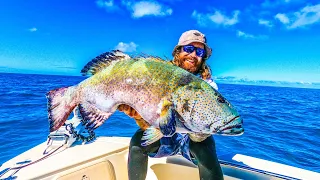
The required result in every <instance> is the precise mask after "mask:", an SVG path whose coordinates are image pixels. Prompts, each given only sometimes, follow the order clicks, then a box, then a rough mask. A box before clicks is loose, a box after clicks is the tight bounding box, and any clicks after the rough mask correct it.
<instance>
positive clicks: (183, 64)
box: [178, 57, 199, 74]
mask: <svg viewBox="0 0 320 180" xmlns="http://www.w3.org/2000/svg"><path fill="white" fill-rule="evenodd" d="M188 59H190V58H189V57H188V58H187V57H182V58H179V59H178V60H179V64H180V67H181V68H183V69H185V70H187V71H189V72H191V73H193V74H196V73H198V71H199V65H198V60H196V59H191V60H192V61H193V62H194V64H191V63H188V62H187V60H188Z"/></svg>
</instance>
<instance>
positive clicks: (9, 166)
mask: <svg viewBox="0 0 320 180" xmlns="http://www.w3.org/2000/svg"><path fill="white" fill-rule="evenodd" d="M129 142H130V138H129V137H97V138H96V139H95V140H94V141H93V142H91V143H86V144H81V143H79V142H76V143H74V144H72V145H71V146H70V147H68V148H66V149H62V150H57V149H56V150H57V151H55V152H53V153H51V154H49V156H47V157H46V156H45V155H44V154H43V152H44V150H45V149H46V148H47V142H43V143H41V144H39V145H38V146H36V147H34V148H32V149H30V150H28V151H26V152H24V153H22V154H20V155H18V156H16V157H14V158H12V159H11V160H9V161H7V162H5V163H4V164H3V165H2V166H1V167H0V179H18V180H20V179H23V180H24V179H42V180H49V179H50V180H53V179H54V180H71V179H79V180H89V179H90V180H101V179H106V180H116V179H117V180H127V179H128V177H127V158H128V145H129ZM229 157H230V156H229ZM219 161H220V164H221V168H222V170H223V173H224V179H226V180H229V179H230V180H236V179H310V180H316V179H320V173H317V172H312V171H308V170H304V169H300V168H296V167H292V166H288V165H284V164H279V163H275V162H271V161H267V160H263V159H259V158H255V157H250V156H246V155H242V154H235V155H233V156H232V158H231V160H226V159H225V160H224V159H220V160H219ZM137 166H139V164H137ZM15 167H18V168H15ZM19 167H20V168H19ZM146 179H147V180H180V179H181V180H194V179H199V173H198V169H197V167H196V166H195V165H194V164H193V163H191V162H190V161H188V160H186V159H185V158H183V157H182V156H180V155H176V156H172V157H166V158H149V163H148V173H147V178H146Z"/></svg>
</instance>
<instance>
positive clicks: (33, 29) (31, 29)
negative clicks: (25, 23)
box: [28, 27, 38, 32]
mask: <svg viewBox="0 0 320 180" xmlns="http://www.w3.org/2000/svg"><path fill="white" fill-rule="evenodd" d="M28 30H29V31H30V32H36V31H38V29H37V28H35V27H33V28H30V29H28Z"/></svg>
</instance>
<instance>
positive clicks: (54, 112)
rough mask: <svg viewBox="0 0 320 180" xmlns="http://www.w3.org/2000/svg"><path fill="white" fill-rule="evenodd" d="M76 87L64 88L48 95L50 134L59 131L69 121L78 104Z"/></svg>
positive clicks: (52, 91)
mask: <svg viewBox="0 0 320 180" xmlns="http://www.w3.org/2000/svg"><path fill="white" fill-rule="evenodd" d="M76 96H77V93H76V87H75V86H70V87H63V88H58V89H54V90H51V91H49V92H48V93H47V94H46V97H47V102H48V104H47V107H48V119H49V125H50V132H52V131H55V130H57V129H59V128H60V127H61V126H62V125H63V124H64V123H65V121H66V120H67V118H68V117H69V115H70V114H71V112H72V110H73V109H74V108H75V107H76V106H77V105H78V104H79V103H78V102H77V97H76Z"/></svg>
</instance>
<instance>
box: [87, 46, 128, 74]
mask: <svg viewBox="0 0 320 180" xmlns="http://www.w3.org/2000/svg"><path fill="white" fill-rule="evenodd" d="M128 59H130V56H129V55H128V54H125V53H123V52H121V51H119V50H112V51H111V52H105V53H103V54H101V55H99V56H97V57H95V58H94V59H92V60H91V61H90V62H88V63H87V64H86V65H85V66H84V67H83V69H82V70H81V74H82V75H83V76H86V75H94V74H96V73H98V72H100V71H101V70H102V69H104V68H105V67H108V66H109V65H110V64H111V62H114V61H121V60H128Z"/></svg>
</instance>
